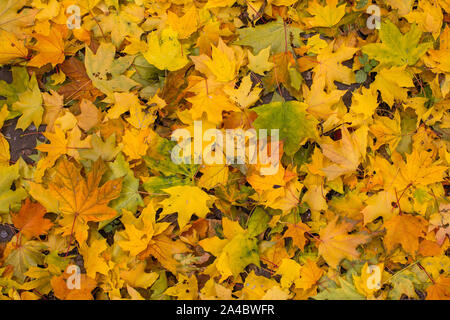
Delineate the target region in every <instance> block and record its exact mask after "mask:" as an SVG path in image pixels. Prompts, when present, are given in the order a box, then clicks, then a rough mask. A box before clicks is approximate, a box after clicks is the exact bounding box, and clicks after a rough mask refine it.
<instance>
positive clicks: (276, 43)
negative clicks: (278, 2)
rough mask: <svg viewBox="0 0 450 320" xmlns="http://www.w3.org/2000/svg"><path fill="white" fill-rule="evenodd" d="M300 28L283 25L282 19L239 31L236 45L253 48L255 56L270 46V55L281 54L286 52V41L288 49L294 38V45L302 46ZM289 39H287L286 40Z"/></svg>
mask: <svg viewBox="0 0 450 320" xmlns="http://www.w3.org/2000/svg"><path fill="white" fill-rule="evenodd" d="M285 27H286V32H285ZM301 32H302V30H301V29H300V28H296V27H292V26H290V25H288V24H284V23H283V19H282V18H280V17H279V18H278V20H277V21H272V22H269V23H266V24H263V25H258V26H256V27H254V28H253V27H250V28H243V29H239V30H238V34H239V40H237V41H235V42H234V44H239V45H244V46H249V47H252V48H253V54H257V53H258V52H259V51H260V50H262V49H265V48H267V47H268V46H270V53H271V54H274V53H280V52H285V50H286V41H287V43H288V48H289V47H290V46H289V42H290V39H291V37H292V44H294V45H295V46H300V33H301ZM286 37H287V39H286Z"/></svg>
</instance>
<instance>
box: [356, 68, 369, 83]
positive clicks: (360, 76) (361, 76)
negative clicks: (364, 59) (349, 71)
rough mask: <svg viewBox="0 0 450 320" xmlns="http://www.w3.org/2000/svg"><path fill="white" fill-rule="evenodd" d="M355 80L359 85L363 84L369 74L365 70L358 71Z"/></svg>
mask: <svg viewBox="0 0 450 320" xmlns="http://www.w3.org/2000/svg"><path fill="white" fill-rule="evenodd" d="M355 79H356V82H357V83H363V82H364V81H366V79H367V73H365V72H364V70H358V71H356V75H355Z"/></svg>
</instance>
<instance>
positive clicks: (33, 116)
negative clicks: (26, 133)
mask: <svg viewBox="0 0 450 320" xmlns="http://www.w3.org/2000/svg"><path fill="white" fill-rule="evenodd" d="M18 98H19V99H18V101H16V102H14V103H13V105H12V110H14V111H18V112H20V113H22V116H21V117H20V118H19V120H18V121H17V125H16V127H17V128H19V129H22V130H25V129H26V128H28V127H29V125H30V124H31V123H32V122H33V123H34V125H35V126H36V128H38V127H39V125H40V124H41V122H42V115H43V114H44V108H42V95H41V91H40V89H39V85H38V83H37V80H36V76H35V75H34V74H33V75H32V77H31V80H30V82H29V83H28V88H27V90H26V91H24V92H22V93H21V94H19V96H18Z"/></svg>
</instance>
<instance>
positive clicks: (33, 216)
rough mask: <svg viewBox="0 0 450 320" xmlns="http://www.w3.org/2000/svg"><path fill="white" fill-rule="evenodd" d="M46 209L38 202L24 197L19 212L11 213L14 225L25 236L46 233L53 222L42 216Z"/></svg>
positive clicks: (31, 236) (29, 236)
mask: <svg viewBox="0 0 450 320" xmlns="http://www.w3.org/2000/svg"><path fill="white" fill-rule="evenodd" d="M46 212H47V211H46V210H45V208H44V207H43V206H42V205H41V204H40V203H39V202H31V201H30V199H26V200H25V203H24V204H23V205H22V208H21V209H20V211H19V213H17V214H13V216H12V221H13V223H14V226H15V227H16V228H17V229H19V231H20V233H22V234H23V235H24V236H26V237H27V238H30V239H31V238H33V237H36V236H39V235H41V234H45V233H47V231H48V229H50V228H51V227H52V225H53V223H52V222H51V221H50V220H48V219H45V218H44V215H45V213H46Z"/></svg>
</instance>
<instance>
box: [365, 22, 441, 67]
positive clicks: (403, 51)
mask: <svg viewBox="0 0 450 320" xmlns="http://www.w3.org/2000/svg"><path fill="white" fill-rule="evenodd" d="M421 36H422V31H420V29H419V28H418V27H417V25H416V24H413V25H412V26H411V29H410V30H409V31H408V32H407V33H405V34H404V35H403V34H402V33H401V32H400V30H399V29H398V28H397V26H396V25H395V24H393V23H392V22H390V21H387V22H386V23H382V25H381V29H380V39H381V42H382V43H371V44H368V45H365V46H364V47H362V52H363V53H366V54H367V55H368V56H369V57H370V58H373V59H376V60H378V61H380V62H382V63H384V64H386V65H389V66H404V65H414V64H415V63H416V62H417V61H418V60H419V58H420V57H421V56H423V55H424V54H425V52H426V51H427V50H428V49H429V48H431V47H432V45H433V44H432V43H431V42H427V43H421V44H419V42H420V38H421Z"/></svg>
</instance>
